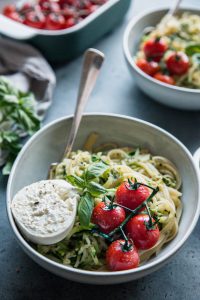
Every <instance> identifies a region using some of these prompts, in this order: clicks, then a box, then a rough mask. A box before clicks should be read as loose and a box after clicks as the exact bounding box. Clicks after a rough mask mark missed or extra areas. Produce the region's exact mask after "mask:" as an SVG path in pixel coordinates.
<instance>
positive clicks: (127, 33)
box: [123, 6, 200, 94]
mask: <svg viewBox="0 0 200 300" xmlns="http://www.w3.org/2000/svg"><path fill="white" fill-rule="evenodd" d="M168 9H169V8H168V7H161V8H159V9H150V10H145V11H144V12H142V13H140V14H139V15H137V16H134V17H133V18H131V20H130V21H129V23H128V25H127V26H126V29H125V31H124V36H123V50H124V54H125V57H126V59H127V61H128V63H129V65H130V66H131V67H132V68H133V69H134V70H135V71H136V72H137V73H138V74H139V75H140V76H141V77H144V78H145V79H146V80H149V81H150V82H152V84H157V85H159V86H161V87H165V88H167V89H172V90H174V91H180V92H185V93H188V94H190V93H193V94H200V88H199V89H192V88H187V87H179V86H176V85H169V84H166V83H164V82H161V81H159V80H156V79H154V78H153V77H151V76H149V75H147V74H146V73H144V72H143V71H142V70H140V68H139V67H138V66H137V65H136V63H135V61H134V57H133V56H132V55H131V52H130V49H129V46H128V40H129V36H130V33H131V31H132V29H133V28H134V27H135V25H136V24H137V23H138V22H139V21H140V20H142V19H145V18H146V17H147V16H149V15H151V14H157V13H159V12H166V11H167V10H168ZM179 10H180V11H181V12H184V11H193V12H195V11H196V12H198V14H199V15H200V8H196V7H193V6H183V7H181V8H180V9H179Z"/></svg>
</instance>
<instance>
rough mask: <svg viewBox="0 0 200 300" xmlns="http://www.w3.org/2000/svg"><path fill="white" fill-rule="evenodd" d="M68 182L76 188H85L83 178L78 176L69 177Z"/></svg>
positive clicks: (67, 177)
mask: <svg viewBox="0 0 200 300" xmlns="http://www.w3.org/2000/svg"><path fill="white" fill-rule="evenodd" d="M66 180H67V181H68V182H69V183H71V184H72V185H74V186H77V187H78V188H81V189H82V188H84V187H85V182H84V180H83V179H82V178H80V177H78V176H76V175H67V176H66Z"/></svg>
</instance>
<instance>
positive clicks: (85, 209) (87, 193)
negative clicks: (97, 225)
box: [66, 161, 110, 226]
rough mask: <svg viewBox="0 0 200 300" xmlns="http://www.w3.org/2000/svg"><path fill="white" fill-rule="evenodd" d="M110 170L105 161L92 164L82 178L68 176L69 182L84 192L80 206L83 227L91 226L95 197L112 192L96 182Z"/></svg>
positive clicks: (79, 213)
mask: <svg viewBox="0 0 200 300" xmlns="http://www.w3.org/2000/svg"><path fill="white" fill-rule="evenodd" d="M108 169H109V165H107V164H106V163H104V162H103V161H98V162H96V163H93V164H91V165H90V166H89V167H88V168H87V170H86V171H85V172H84V175H83V176H82V177H79V176H77V175H68V176H66V180H67V181H68V182H70V183H71V184H72V185H74V186H76V187H78V188H79V189H82V190H83V194H82V196H81V198H80V202H79V205H78V216H79V220H80V224H81V226H89V224H90V219H91V215H92V210H93V208H94V197H98V196H100V195H102V194H106V193H108V192H110V190H108V189H106V188H104V187H103V186H102V185H100V184H99V183H97V182H95V181H94V180H95V179H96V178H98V177H100V176H102V175H103V174H104V173H105V172H106V171H107V170H108Z"/></svg>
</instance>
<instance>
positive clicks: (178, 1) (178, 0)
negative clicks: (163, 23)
mask: <svg viewBox="0 0 200 300" xmlns="http://www.w3.org/2000/svg"><path fill="white" fill-rule="evenodd" d="M181 2H182V0H176V1H175V2H174V5H172V7H171V8H170V10H169V11H168V13H167V16H168V17H172V16H173V15H175V13H176V12H177V10H178V8H179V6H180V4H181Z"/></svg>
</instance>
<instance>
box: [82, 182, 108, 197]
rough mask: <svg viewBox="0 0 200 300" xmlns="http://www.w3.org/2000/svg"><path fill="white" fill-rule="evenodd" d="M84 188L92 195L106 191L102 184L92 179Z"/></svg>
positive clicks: (96, 195)
mask: <svg viewBox="0 0 200 300" xmlns="http://www.w3.org/2000/svg"><path fill="white" fill-rule="evenodd" d="M86 188H87V190H88V192H89V193H90V194H91V195H92V196H94V197H98V196H100V195H102V194H105V193H107V192H108V190H107V189H105V188H104V187H103V186H101V185H100V184H98V183H96V182H94V181H90V182H88V183H87V185H86Z"/></svg>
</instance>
